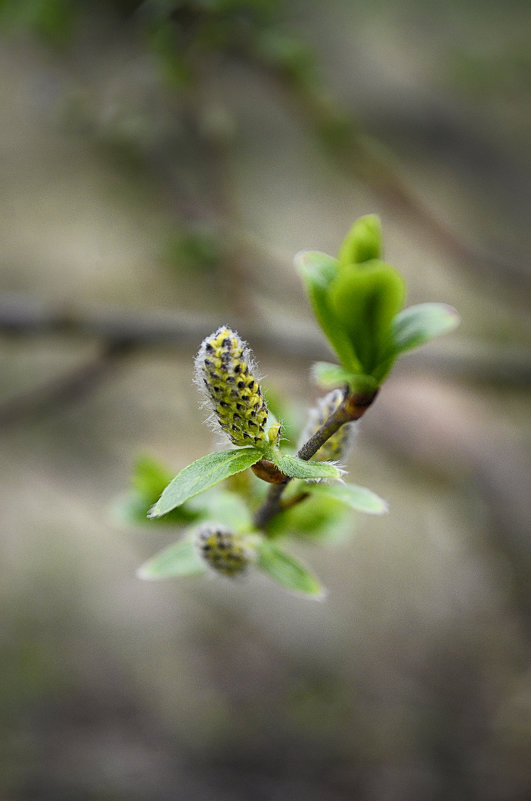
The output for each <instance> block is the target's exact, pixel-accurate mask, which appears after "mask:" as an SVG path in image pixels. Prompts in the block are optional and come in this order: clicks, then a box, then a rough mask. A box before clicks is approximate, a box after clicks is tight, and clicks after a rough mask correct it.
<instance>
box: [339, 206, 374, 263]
mask: <svg viewBox="0 0 531 801" xmlns="http://www.w3.org/2000/svg"><path fill="white" fill-rule="evenodd" d="M381 255H382V226H381V223H380V220H379V218H378V217H377V216H376V215H375V214H366V215H365V216H364V217H360V218H359V220H356V222H355V223H354V225H353V226H352V228H351V229H350V231H349V232H348V234H347V235H346V237H345V239H344V240H343V244H342V245H341V249H340V251H339V263H340V264H360V263H361V262H364V261H371V260H372V259H379V258H380V257H381Z"/></svg>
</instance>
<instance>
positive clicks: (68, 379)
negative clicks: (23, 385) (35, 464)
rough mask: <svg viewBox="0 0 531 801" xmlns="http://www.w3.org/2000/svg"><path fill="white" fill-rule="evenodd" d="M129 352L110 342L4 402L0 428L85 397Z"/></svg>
mask: <svg viewBox="0 0 531 801" xmlns="http://www.w3.org/2000/svg"><path fill="white" fill-rule="evenodd" d="M130 352H131V348H129V347H128V346H127V345H125V344H120V343H118V342H115V343H110V344H108V345H105V346H104V347H103V348H102V350H101V351H100V353H98V354H97V355H96V356H95V357H94V358H93V359H92V360H91V361H89V362H87V363H85V364H82V365H80V366H78V367H75V368H74V369H73V370H69V371H68V372H67V373H66V374H65V375H63V376H61V377H59V378H54V379H53V380H52V381H50V382H48V383H45V384H43V385H41V386H38V387H36V388H34V389H31V390H29V391H28V392H25V393H24V394H23V395H18V396H17V397H15V398H12V399H10V400H8V401H6V402H5V403H4V404H2V405H0V427H1V426H9V425H16V424H17V423H22V422H24V421H26V420H28V419H32V420H33V419H35V417H37V416H39V415H41V416H42V415H47V414H50V412H52V411H53V410H54V409H56V408H57V407H61V406H64V405H68V404H71V403H73V402H75V401H77V400H79V399H81V398H85V397H86V396H87V395H88V394H89V393H90V392H92V391H93V390H94V389H95V388H96V387H97V386H98V385H99V384H100V383H101V382H102V381H104V380H106V379H107V377H109V376H110V375H111V373H112V374H114V370H115V368H116V365H117V363H118V362H120V361H122V359H124V357H126V356H127V355H128V354H129V353H130Z"/></svg>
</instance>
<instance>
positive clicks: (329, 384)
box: [312, 362, 352, 389]
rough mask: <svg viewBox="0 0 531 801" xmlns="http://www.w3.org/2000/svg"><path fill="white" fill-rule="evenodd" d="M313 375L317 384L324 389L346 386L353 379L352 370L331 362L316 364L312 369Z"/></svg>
mask: <svg viewBox="0 0 531 801" xmlns="http://www.w3.org/2000/svg"><path fill="white" fill-rule="evenodd" d="M312 375H313V378H314V381H315V383H316V384H319V386H321V387H323V388H324V389H333V388H334V387H341V386H345V384H348V383H350V380H351V378H352V373H351V372H350V370H347V369H346V368H345V367H342V366H341V365H340V364H331V362H316V363H315V364H314V365H313V367H312Z"/></svg>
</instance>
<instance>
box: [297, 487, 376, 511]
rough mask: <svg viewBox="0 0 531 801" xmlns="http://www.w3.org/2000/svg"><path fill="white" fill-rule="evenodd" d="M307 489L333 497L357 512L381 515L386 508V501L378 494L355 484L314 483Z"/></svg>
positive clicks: (316, 493) (313, 492)
mask: <svg viewBox="0 0 531 801" xmlns="http://www.w3.org/2000/svg"><path fill="white" fill-rule="evenodd" d="M308 490H309V491H310V492H311V493H312V494H315V495H325V496H326V497H327V498H334V499H335V500H336V501H339V502H340V503H344V504H346V505H347V506H350V508H351V509H355V510H356V511H357V512H365V513H366V514H369V515H381V514H383V513H384V512H387V510H388V507H387V503H386V502H385V501H384V500H383V499H382V498H380V496H379V495H376V493H375V492H373V491H372V490H370V489H367V488H366V487H359V486H358V485H357V484H339V483H338V484H314V485H311V486H309V487H308Z"/></svg>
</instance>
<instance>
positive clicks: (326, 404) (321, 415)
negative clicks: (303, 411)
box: [299, 389, 358, 462]
mask: <svg viewBox="0 0 531 801" xmlns="http://www.w3.org/2000/svg"><path fill="white" fill-rule="evenodd" d="M342 401H343V393H342V392H341V390H340V389H334V390H332V392H329V393H328V395H325V396H324V398H319V400H318V401H317V404H316V406H315V407H314V408H313V409H311V410H310V414H309V419H308V423H307V425H306V428H305V429H304V431H303V432H302V434H301V439H300V443H299V444H300V445H303V444H304V443H305V442H306V441H307V440H309V439H310V437H311V436H313V435H314V434H315V433H316V431H318V430H319V429H320V428H321V426H322V425H324V424H325V423H326V421H327V420H328V418H329V417H331V416H332V415H333V414H334V412H335V411H336V409H338V408H339V406H340V405H341V403H342ZM357 426H358V424H357V422H355V421H354V422H352V423H345V424H344V425H342V426H341V428H339V429H338V430H337V431H336V433H335V434H332V436H331V437H330V439H328V440H327V441H326V442H325V443H324V445H321V447H320V448H319V450H318V451H317V453H316V454H315V456H313V457H312V458H313V459H314V460H315V461H317V462H341V461H344V460H345V459H346V458H347V456H348V452H349V450H350V448H351V447H352V445H353V442H354V438H355V436H356V431H357Z"/></svg>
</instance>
